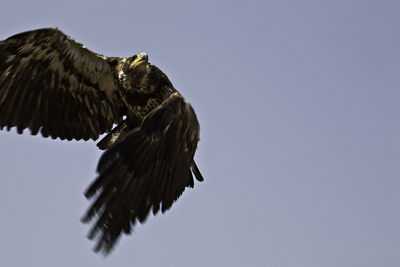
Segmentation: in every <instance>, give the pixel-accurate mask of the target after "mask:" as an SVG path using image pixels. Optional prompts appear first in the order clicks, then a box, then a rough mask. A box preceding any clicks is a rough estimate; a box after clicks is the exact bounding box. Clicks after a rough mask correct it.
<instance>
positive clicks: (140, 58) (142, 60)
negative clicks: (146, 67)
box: [131, 52, 149, 68]
mask: <svg viewBox="0 0 400 267" xmlns="http://www.w3.org/2000/svg"><path fill="white" fill-rule="evenodd" d="M148 59H149V57H148V56H147V54H146V53H145V52H142V53H140V54H137V56H136V58H135V60H134V61H133V62H132V64H131V68H135V67H137V66H139V65H140V64H142V63H147V62H148Z"/></svg>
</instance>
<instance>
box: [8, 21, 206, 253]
mask: <svg viewBox="0 0 400 267" xmlns="http://www.w3.org/2000/svg"><path fill="white" fill-rule="evenodd" d="M124 118H125V119H124ZM114 124H117V126H116V127H115V128H112V127H113V125H114ZM14 126H15V127H17V131H18V132H19V133H22V132H23V130H24V129H26V128H29V129H30V130H31V133H32V134H33V135H36V134H37V133H39V132H41V134H42V135H43V136H44V137H49V136H50V137H52V138H60V139H67V140H72V139H75V140H80V139H84V140H88V139H93V140H96V139H97V138H98V137H99V135H101V134H103V133H107V135H106V136H105V137H104V138H103V139H102V140H101V141H100V142H99V143H98V144H97V145H98V147H99V148H100V149H106V151H105V152H104V154H103V155H102V157H101V159H100V161H99V164H98V166H97V172H98V176H97V178H96V179H95V181H94V182H93V183H92V184H91V185H90V186H89V188H88V189H87V191H86V192H85V195H86V197H87V198H93V199H94V200H93V202H92V204H91V206H90V207H89V209H88V210H87V212H86V214H85V215H84V217H83V218H82V221H83V222H89V221H91V220H94V224H93V226H92V228H91V230H90V231H89V238H90V239H95V240H97V243H96V246H95V251H96V252H98V251H101V252H104V253H106V254H107V253H109V252H110V251H111V250H112V248H113V246H114V245H115V244H116V242H117V240H118V238H119V237H120V236H121V234H122V233H126V234H129V233H130V232H131V231H132V227H133V226H134V225H135V223H136V222H137V221H139V222H144V221H145V219H146V217H147V216H148V214H149V213H150V211H152V212H153V213H154V214H156V213H157V212H158V211H159V210H161V211H162V212H164V211H166V210H168V209H169V208H170V207H171V205H172V203H173V202H174V201H175V200H177V199H178V198H179V196H180V195H181V194H182V193H183V191H184V190H185V187H193V185H194V180H193V175H192V173H193V174H194V176H195V177H196V179H197V180H198V181H203V177H202V175H201V173H200V171H199V169H198V168H197V166H196V163H195V162H194V159H193V157H194V154H195V151H196V148H197V143H198V141H199V131H200V127H199V122H198V120H197V118H196V114H195V112H194V110H193V108H192V106H191V105H190V104H189V103H188V102H186V101H185V99H184V98H183V97H182V96H181V95H180V93H179V92H178V91H177V90H176V89H175V88H174V87H173V85H172V84H171V82H170V81H169V79H168V77H167V76H166V75H165V74H164V73H163V72H162V71H161V70H160V69H159V68H157V67H156V66H154V65H152V64H150V63H148V58H147V54H146V53H140V54H137V55H134V56H132V57H129V58H122V57H105V56H103V55H98V54H95V53H93V52H91V51H89V50H88V49H86V48H85V47H84V46H83V45H81V44H79V43H77V42H75V41H74V40H72V39H71V38H70V37H68V36H66V35H65V34H64V33H62V32H61V31H59V30H58V29H55V28H46V29H39V30H34V31H29V32H23V33H20V34H16V35H14V36H12V37H10V38H8V39H6V40H4V41H1V42H0V129H3V128H4V127H6V128H7V130H9V129H10V128H12V127H14Z"/></svg>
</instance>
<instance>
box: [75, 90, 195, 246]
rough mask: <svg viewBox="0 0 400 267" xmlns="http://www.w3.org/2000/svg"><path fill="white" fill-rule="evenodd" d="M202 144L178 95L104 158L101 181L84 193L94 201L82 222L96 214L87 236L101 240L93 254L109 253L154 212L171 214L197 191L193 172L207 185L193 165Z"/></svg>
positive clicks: (191, 112) (187, 107)
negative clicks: (184, 196)
mask: <svg viewBox="0 0 400 267" xmlns="http://www.w3.org/2000/svg"><path fill="white" fill-rule="evenodd" d="M198 140H199V123H198V121H197V118H196V115H195V113H194V110H193V109H192V107H191V105H190V104H189V103H187V102H186V101H185V100H184V98H183V97H181V96H180V95H179V94H178V93H174V94H172V95H171V96H170V97H169V98H168V99H167V100H165V101H164V102H163V103H162V104H161V106H159V107H158V108H156V109H155V110H154V111H152V112H151V113H150V114H149V115H148V116H147V117H146V118H145V120H144V121H143V123H142V125H141V127H138V128H136V129H135V130H133V131H132V132H131V133H129V134H128V135H127V136H126V137H125V138H124V139H123V140H121V141H120V142H118V143H116V144H115V145H113V146H112V147H111V148H110V149H109V150H107V151H106V152H105V153H104V154H103V156H102V157H101V159H100V162H99V165H98V167H97V171H98V172H99V176H98V177H97V179H96V180H95V181H94V182H93V184H92V185H91V186H90V187H89V188H88V189H87V191H86V193H85V195H86V197H88V198H92V197H94V196H95V198H96V199H95V200H94V202H93V204H92V206H91V207H90V208H89V209H88V211H87V213H86V215H85V216H84V218H83V219H82V220H83V221H84V222H88V221H90V220H91V219H92V218H93V217H94V216H95V215H97V218H96V219H97V220H96V222H95V224H94V225H93V227H92V229H91V231H90V232H89V238H90V239H94V238H96V237H97V245H96V247H95V251H102V252H104V253H108V252H110V251H111V249H112V248H113V246H114V245H115V243H116V241H117V240H118V238H119V237H120V235H121V233H122V232H124V233H127V234H128V233H130V232H131V229H132V227H133V226H134V224H135V223H136V221H139V222H143V221H144V220H145V219H146V217H147V216H148V214H149V212H150V210H151V209H152V210H153V213H154V214H156V213H157V212H158V211H159V210H160V209H161V210H162V212H164V211H166V210H167V209H169V208H170V207H171V205H172V203H173V202H174V201H175V200H177V199H178V197H179V196H180V195H181V194H182V193H183V191H184V190H185V187H193V185H194V182H193V176H192V172H193V173H194V174H195V176H196V179H197V180H199V181H202V180H203V177H202V176H201V174H200V172H199V170H198V168H197V166H196V164H195V162H194V160H193V156H194V153H195V150H196V147H197V142H198Z"/></svg>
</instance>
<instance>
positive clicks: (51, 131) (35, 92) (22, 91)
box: [0, 28, 122, 140]
mask: <svg viewBox="0 0 400 267" xmlns="http://www.w3.org/2000/svg"><path fill="white" fill-rule="evenodd" d="M121 109H122V103H121V100H120V99H119V95H118V87H117V83H116V81H115V79H114V74H113V69H112V67H111V66H110V65H109V64H108V63H107V61H106V57H104V56H100V55H98V54H95V53H93V52H91V51H89V50H88V49H86V48H85V47H83V46H82V45H81V44H79V43H77V42H75V41H74V40H72V39H70V38H69V37H68V36H66V35H65V34H64V33H62V32H61V31H59V30H58V29H53V28H48V29H40V30H34V31H29V32H24V33H20V34H17V35H14V36H12V37H10V38H8V39H6V40H4V41H1V42H0V129H2V128H3V127H5V126H7V129H10V128H11V127H14V126H17V129H18V132H20V133H21V132H22V131H23V129H25V128H29V129H31V131H32V134H34V135H35V134H37V133H38V131H39V130H40V129H41V132H42V134H43V136H44V137H48V136H51V137H52V138H56V137H59V138H61V139H68V140H70V139H77V140H79V139H85V140H87V139H89V138H91V139H97V138H98V136H99V134H102V133H104V132H108V131H109V130H110V129H111V127H112V125H113V123H114V122H118V121H119V120H120V119H121V118H120V111H121Z"/></svg>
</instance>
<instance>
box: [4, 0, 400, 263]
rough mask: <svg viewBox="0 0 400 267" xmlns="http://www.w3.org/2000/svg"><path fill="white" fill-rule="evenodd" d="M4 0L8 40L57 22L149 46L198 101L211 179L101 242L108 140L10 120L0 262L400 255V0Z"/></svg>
mask: <svg viewBox="0 0 400 267" xmlns="http://www.w3.org/2000/svg"><path fill="white" fill-rule="evenodd" d="M32 2H33V1H4V0H1V2H0V39H5V38H7V37H9V36H10V35H12V34H15V33H18V32H21V31H25V30H31V29H35V28H40V27H49V26H58V27H59V28H60V29H61V30H62V31H64V32H65V33H67V34H68V35H70V36H71V37H73V38H75V39H76V40H77V41H79V42H81V43H83V44H85V45H86V46H87V47H88V48H89V49H91V50H92V51H95V52H98V53H102V54H105V55H108V56H130V55H133V54H135V53H137V52H141V51H146V52H147V53H148V54H149V59H150V61H151V62H152V63H153V64H155V65H157V66H159V67H160V68H161V69H162V70H164V71H165V73H166V74H167V75H168V76H169V78H170V79H171V81H172V82H173V83H174V85H175V87H176V88H177V89H178V90H180V91H181V93H182V94H183V95H184V96H185V97H186V98H187V99H188V100H189V101H190V102H191V103H192V105H193V106H194V108H195V110H196V112H197V114H198V118H199V120H200V124H201V141H200V143H199V149H198V151H197V154H196V158H197V161H198V165H199V167H200V169H201V171H202V173H203V175H204V177H205V182H204V183H200V184H199V183H198V184H196V185H195V188H194V190H187V191H186V192H185V193H184V194H183V196H182V197H181V198H180V199H179V200H178V202H177V203H175V205H174V206H173V207H172V209H171V210H170V211H168V212H167V213H166V214H164V215H158V216H156V217H155V218H154V217H151V218H149V220H148V221H147V222H146V223H145V224H144V225H141V226H139V227H137V228H136V233H134V235H133V236H129V237H123V238H122V240H121V242H120V243H119V244H118V245H117V247H116V249H115V251H114V252H113V253H112V254H111V255H110V256H109V257H107V258H104V257H102V256H101V255H97V254H95V253H93V252H92V250H91V248H92V247H93V243H92V242H90V241H88V240H87V239H86V237H85V235H86V232H87V230H88V226H87V225H83V224H81V223H80V221H79V218H80V217H81V215H82V214H83V213H84V211H85V209H86V208H87V206H88V202H87V201H86V199H85V198H84V196H83V191H84V190H85V188H86V187H87V185H88V184H89V183H90V182H91V181H92V180H93V179H94V177H95V167H96V164H97V161H98V159H99V157H100V155H101V151H99V150H97V148H96V146H95V142H92V141H90V142H61V141H59V140H51V139H44V138H41V137H39V136H36V137H32V136H30V135H29V134H28V133H25V134H24V135H17V134H16V133H15V131H12V132H5V131H0V266H7V267H17V266H18V267H25V266H35V267H36V266H37V267H42V266H43V267H47V266H48V267H53V266H60V267H64V266H65V267H67V266H68V267H70V266H78V267H79V266H85V267H92V266H95V267H102V266H144V267H146V266H149V267H152V266H155V267H157V266H163V267H175V266H178V267H179V266H185V267H192V266H193V267H197V266H199V267H200V266H201V267H204V266H233V267H235V266H238V267H241V266H260V267H261V266H263V267H264V266H271V267H303V266H304V267H338V266H340V267H358V266H362V267H372V266H377V267H378V266H379V267H381V266H385V267H397V266H400V230H399V225H400V194H399V191H400V167H399V166H400V164H399V163H400V140H399V138H400V119H399V114H400V107H399V101H400V73H399V70H400V50H399V48H400V31H399V25H400V17H399V12H400V4H399V2H398V1H352V0H347V1H338V0H336V1H316V0H315V1H311V0H305V1H282V0H281V1H204V0H203V1H160V0H159V1H109V2H108V1H72V0H71V1H68V2H67V1H63V2H60V3H56V2H55V1H47V2H48V3H46V1H35V2H34V3H32Z"/></svg>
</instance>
